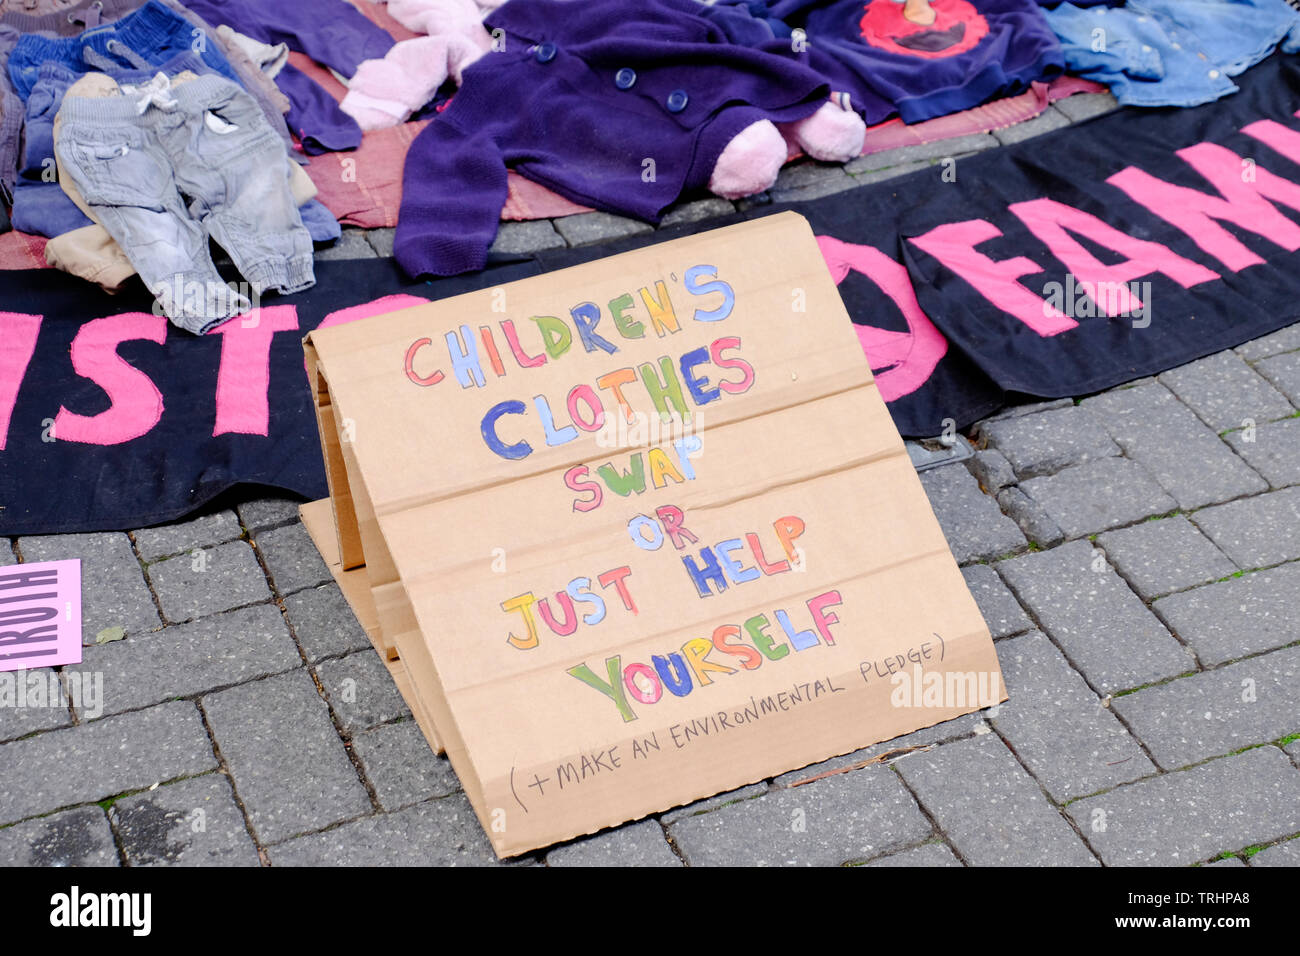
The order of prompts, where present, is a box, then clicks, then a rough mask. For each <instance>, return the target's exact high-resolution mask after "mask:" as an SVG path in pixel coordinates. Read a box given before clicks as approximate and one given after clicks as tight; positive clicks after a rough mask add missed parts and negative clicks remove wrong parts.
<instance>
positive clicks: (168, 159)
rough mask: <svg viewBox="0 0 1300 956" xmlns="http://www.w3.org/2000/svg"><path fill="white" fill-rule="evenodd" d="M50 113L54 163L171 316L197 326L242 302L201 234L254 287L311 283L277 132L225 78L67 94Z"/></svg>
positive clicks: (211, 324) (239, 308)
mask: <svg viewBox="0 0 1300 956" xmlns="http://www.w3.org/2000/svg"><path fill="white" fill-rule="evenodd" d="M59 122H60V130H59V134H58V137H57V141H56V143H55V152H56V154H57V156H58V159H59V162H60V163H61V164H62V166H63V169H64V172H65V173H66V175H67V176H68V177H69V178H71V179H72V180H73V182H74V183H75V185H76V186H77V188H78V189H79V190H80V192H81V195H82V197H83V198H84V199H85V201H86V203H87V204H88V205H90V206H91V207H92V208H93V210H94V212H95V215H96V216H97V217H98V218H99V220H100V222H101V223H102V224H103V226H104V228H105V229H107V230H108V232H109V234H110V235H111V236H112V237H113V238H114V239H115V240H117V243H118V245H119V246H121V248H122V251H123V252H124V253H125V254H126V256H127V258H128V259H130V260H131V264H132V265H133V266H135V269H136V271H137V272H138V273H139V274H140V277H141V278H142V279H144V281H145V284H146V285H147V286H148V287H149V289H150V291H151V292H153V294H154V296H155V297H156V298H157V299H158V302H159V305H160V306H161V307H162V310H163V312H164V313H165V314H166V315H167V316H168V317H169V318H170V319H171V320H172V321H173V322H174V323H176V324H177V325H179V326H181V327H182V328H186V329H189V330H190V331H192V332H196V333H203V332H207V331H210V330H211V329H213V328H215V327H216V326H217V325H219V324H221V323H222V322H224V321H225V320H227V319H229V318H231V317H233V316H235V315H239V314H240V313H241V312H244V311H246V310H247V309H248V307H249V304H250V303H249V300H248V299H247V298H246V297H244V296H243V295H241V294H239V293H238V292H235V291H234V290H232V289H231V288H230V287H229V286H227V285H226V283H225V282H224V281H223V280H222V279H221V276H220V275H219V274H218V272H217V270H216V268H215V266H213V264H212V258H211V256H210V255H209V254H208V238H209V237H211V238H212V239H214V240H215V241H216V242H217V243H218V244H219V245H220V246H221V247H222V248H223V249H225V250H226V252H227V253H228V254H229V255H230V258H231V260H232V261H233V262H234V264H235V266H236V267H237V268H238V269H239V271H240V273H241V274H242V275H243V276H244V278H245V279H246V280H247V281H248V284H249V285H250V286H251V287H252V291H253V292H254V293H255V294H257V295H260V294H261V293H262V292H263V291H265V290H266V289H275V290H276V291H279V292H283V293H291V292H298V291H300V290H302V289H306V288H308V287H309V286H311V285H312V284H313V283H314V282H315V277H314V275H313V274H312V242H311V236H310V235H309V234H308V232H307V229H306V228H305V227H304V226H303V223H302V218H301V217H300V216H299V214H298V207H297V205H296V203H295V202H294V197H293V193H292V190H291V189H290V185H289V179H288V167H287V165H286V163H285V148H284V143H283V142H282V141H281V140H280V138H279V137H278V136H277V135H276V134H275V132H274V131H272V129H271V128H270V126H269V125H268V124H267V122H266V119H265V117H264V116H263V115H262V112H261V111H260V110H259V109H258V107H257V104H256V103H255V102H254V101H253V100H252V98H251V97H249V95H248V94H247V93H245V92H244V91H243V90H241V89H240V88H239V87H238V86H237V85H236V84H234V83H232V82H231V81H229V80H227V79H224V78H222V77H219V76H201V77H198V78H195V79H191V80H189V81H188V82H184V83H181V84H180V85H177V86H172V87H170V88H169V89H164V90H162V91H161V92H159V93H158V94H157V95H155V96H153V97H141V96H138V95H132V94H130V93H124V94H123V95H120V96H111V97H107V98H97V97H78V96H69V97H67V98H66V99H65V100H64V103H63V107H62V108H61V109H60V111H59Z"/></svg>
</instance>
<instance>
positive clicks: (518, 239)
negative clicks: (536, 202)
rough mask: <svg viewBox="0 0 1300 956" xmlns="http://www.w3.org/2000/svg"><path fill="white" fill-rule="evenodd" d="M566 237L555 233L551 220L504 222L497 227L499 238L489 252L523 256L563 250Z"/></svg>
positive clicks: (494, 241)
mask: <svg viewBox="0 0 1300 956" xmlns="http://www.w3.org/2000/svg"><path fill="white" fill-rule="evenodd" d="M563 248H564V237H563V236H561V235H560V234H559V233H558V232H556V231H555V227H554V226H553V225H551V221H550V220H549V219H532V220H529V221H526V222H503V223H501V225H500V226H498V227H497V237H496V239H494V240H493V242H492V247H491V248H490V249H489V250H488V251H489V252H500V253H502V254H504V255H512V256H521V255H526V254H527V253H530V252H540V251H541V250H543V249H563Z"/></svg>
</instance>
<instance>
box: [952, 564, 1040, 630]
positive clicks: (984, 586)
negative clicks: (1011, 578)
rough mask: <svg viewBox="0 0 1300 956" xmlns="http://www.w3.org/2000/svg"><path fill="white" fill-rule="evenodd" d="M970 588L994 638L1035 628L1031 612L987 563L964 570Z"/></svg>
mask: <svg viewBox="0 0 1300 956" xmlns="http://www.w3.org/2000/svg"><path fill="white" fill-rule="evenodd" d="M961 573H962V576H963V577H964V578H965V579H966V587H968V588H970V593H971V597H973V598H975V603H976V604H977V605H979V609H980V613H981V614H982V615H984V623H985V624H987V625H988V626H989V632H990V633H991V634H992V635H993V637H994V638H995V639H996V638H999V637H1006V636H1007V635H1008V634H1017V633H1019V632H1020V631H1027V630H1029V628H1031V627H1033V622H1032V621H1031V620H1029V615H1028V614H1026V613H1025V609H1024V608H1022V607H1021V606H1020V603H1019V602H1018V601H1017V600H1016V596H1015V595H1014V594H1012V593H1011V592H1010V591H1008V590H1007V586H1006V585H1005V584H1003V583H1002V579H1001V578H1000V577H998V573H997V572H996V571H994V570H993V569H992V568H991V567H989V566H988V565H987V564H970V565H967V566H966V567H964V568H962V569H961Z"/></svg>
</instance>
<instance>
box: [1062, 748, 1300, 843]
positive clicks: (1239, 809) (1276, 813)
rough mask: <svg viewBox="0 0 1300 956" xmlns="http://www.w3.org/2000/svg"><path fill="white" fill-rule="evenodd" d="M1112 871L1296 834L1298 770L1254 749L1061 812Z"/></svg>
mask: <svg viewBox="0 0 1300 956" xmlns="http://www.w3.org/2000/svg"><path fill="white" fill-rule="evenodd" d="M1066 812H1067V813H1069V814H1070V816H1071V817H1073V818H1074V821H1075V823H1076V824H1077V825H1078V827H1079V829H1080V831H1082V832H1083V833H1084V834H1085V835H1086V836H1087V838H1088V841H1089V842H1090V843H1091V844H1092V846H1093V848H1094V849H1096V850H1097V852H1098V853H1099V854H1100V855H1101V858H1102V860H1103V861H1105V862H1106V864H1107V865H1110V866H1134V865H1142V866H1186V865H1188V864H1191V863H1195V862H1196V861H1198V860H1208V859H1210V858H1211V857H1213V856H1217V855H1218V854H1219V853H1222V852H1224V851H1225V850H1238V849H1240V848H1241V847H1245V846H1251V845H1252V844H1255V843H1266V842H1268V841H1270V840H1276V839H1278V838H1279V837H1283V836H1287V835H1289V834H1292V833H1295V832H1296V831H1297V830H1300V771H1298V770H1297V769H1296V768H1295V767H1294V766H1292V765H1291V762H1290V761H1289V760H1287V759H1286V757H1285V755H1283V754H1282V753H1281V752H1280V751H1279V750H1278V749H1277V748H1276V747H1257V748H1255V749H1254V750H1247V751H1246V752H1245V753H1242V754H1238V755H1236V756H1234V757H1223V758H1221V759H1219V760H1211V761H1210V762H1209V763H1204V764H1201V765H1200V766H1197V767H1192V768H1191V769H1189V770H1179V771H1177V772H1175V773H1169V774H1162V775H1160V776H1157V777H1149V778H1147V779H1146V780H1140V781H1138V782H1137V783H1130V784H1126V785H1125V786H1122V787H1116V788H1115V789H1114V790H1111V791H1109V792H1107V793H1102V794H1098V795H1097V796H1095V797H1087V798H1085V799H1083V800H1077V801H1075V802H1074V803H1072V804H1070V805H1069V806H1068V807H1067V808H1066Z"/></svg>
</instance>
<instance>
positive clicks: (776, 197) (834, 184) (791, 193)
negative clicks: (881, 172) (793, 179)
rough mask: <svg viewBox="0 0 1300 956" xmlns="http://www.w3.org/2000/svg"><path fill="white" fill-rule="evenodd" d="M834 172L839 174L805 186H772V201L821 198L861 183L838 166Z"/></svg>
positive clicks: (804, 200) (803, 200)
mask: <svg viewBox="0 0 1300 956" xmlns="http://www.w3.org/2000/svg"><path fill="white" fill-rule="evenodd" d="M835 172H837V173H839V175H838V176H827V177H825V178H824V179H819V180H817V181H816V182H813V183H809V184H808V185H807V186H794V187H791V188H788V189H782V188H779V187H774V188H773V189H772V201H773V202H806V201H807V200H809V199H821V198H822V197H823V196H831V195H834V194H835V193H841V192H844V190H846V189H852V188H854V187H855V186H861V185H862V182H861V181H860V180H857V179H854V178H853V177H852V176H850V175H848V173H846V172H844V170H843V169H841V168H840V167H838V166H836V167H835Z"/></svg>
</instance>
